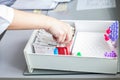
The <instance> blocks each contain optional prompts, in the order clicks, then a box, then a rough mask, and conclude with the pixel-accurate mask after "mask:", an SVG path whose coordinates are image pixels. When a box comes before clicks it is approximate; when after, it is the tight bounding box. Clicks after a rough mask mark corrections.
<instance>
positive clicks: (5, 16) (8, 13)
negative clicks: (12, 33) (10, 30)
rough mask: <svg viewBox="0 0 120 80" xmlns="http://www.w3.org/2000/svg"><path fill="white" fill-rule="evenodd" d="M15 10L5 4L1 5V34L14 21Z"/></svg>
mask: <svg viewBox="0 0 120 80" xmlns="http://www.w3.org/2000/svg"><path fill="white" fill-rule="evenodd" d="M13 17H14V10H13V9H12V8H10V7H7V6H5V5H0V34H1V33H2V32H3V31H4V30H6V29H7V27H8V26H9V25H10V23H11V22H12V21H13Z"/></svg>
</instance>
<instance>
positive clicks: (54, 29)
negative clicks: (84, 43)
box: [46, 20, 73, 44]
mask: <svg viewBox="0 0 120 80" xmlns="http://www.w3.org/2000/svg"><path fill="white" fill-rule="evenodd" d="M46 31H47V32H49V33H51V34H52V35H53V38H54V39H55V40H56V41H57V42H58V43H60V44H61V43H69V42H70V41H71V39H72V36H73V28H72V27H71V26H70V25H69V24H67V23H65V22H62V21H59V20H53V21H51V22H50V25H49V27H48V29H46Z"/></svg>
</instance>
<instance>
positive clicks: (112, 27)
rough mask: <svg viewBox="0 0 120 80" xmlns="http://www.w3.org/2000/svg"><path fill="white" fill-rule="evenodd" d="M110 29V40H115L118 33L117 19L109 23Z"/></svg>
mask: <svg viewBox="0 0 120 80" xmlns="http://www.w3.org/2000/svg"><path fill="white" fill-rule="evenodd" d="M109 28H110V31H111V33H110V34H109V37H110V39H111V40H112V41H116V40H117V39H118V34H119V23H118V21H115V22H114V23H113V24H112V25H110V27H109Z"/></svg>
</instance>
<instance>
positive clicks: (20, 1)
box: [11, 0, 58, 9]
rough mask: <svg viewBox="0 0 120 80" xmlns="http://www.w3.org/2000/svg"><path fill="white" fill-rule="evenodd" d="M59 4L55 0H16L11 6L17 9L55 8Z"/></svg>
mask: <svg viewBox="0 0 120 80" xmlns="http://www.w3.org/2000/svg"><path fill="white" fill-rule="evenodd" d="M57 5H58V3H57V2H55V1H54V0H16V1H15V3H14V4H13V5H12V6H11V7H13V8H16V9H54V8H55V7H56V6H57Z"/></svg>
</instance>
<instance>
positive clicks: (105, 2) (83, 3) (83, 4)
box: [77, 0, 116, 10]
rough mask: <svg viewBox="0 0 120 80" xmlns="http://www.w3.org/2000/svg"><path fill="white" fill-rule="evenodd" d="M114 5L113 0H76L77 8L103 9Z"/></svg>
mask: <svg viewBox="0 0 120 80" xmlns="http://www.w3.org/2000/svg"><path fill="white" fill-rule="evenodd" d="M114 7H116V2H115V0H78V3H77V10H89V9H103V8H114Z"/></svg>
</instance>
